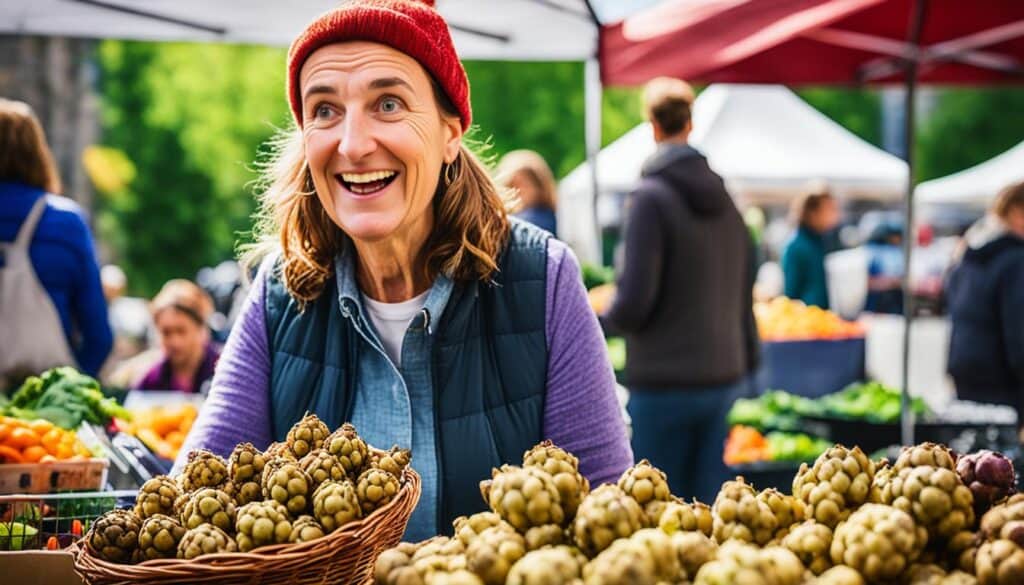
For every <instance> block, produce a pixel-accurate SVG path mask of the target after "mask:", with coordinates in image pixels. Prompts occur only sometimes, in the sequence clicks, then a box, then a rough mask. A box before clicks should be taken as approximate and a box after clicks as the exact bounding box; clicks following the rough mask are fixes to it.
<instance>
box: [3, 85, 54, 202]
mask: <svg viewBox="0 0 1024 585" xmlns="http://www.w3.org/2000/svg"><path fill="white" fill-rule="evenodd" d="M0 180H2V181H13V182H17V183H24V184H25V185H29V186H32V187H36V188H38V189H42V190H44V191H46V192H48V193H54V194H58V195H59V194H60V192H61V184H60V176H59V175H58V174H57V165H56V163H54V161H53V154H52V153H51V152H50V147H49V145H47V144H46V135H45V134H43V127H42V126H41V125H40V124H39V120H38V119H37V118H36V115H35V113H33V112H32V108H31V107H30V106H29V105H28V104H26V103H24V102H19V101H14V100H8V99H4V98H0Z"/></svg>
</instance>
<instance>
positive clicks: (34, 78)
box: [0, 35, 100, 217]
mask: <svg viewBox="0 0 1024 585" xmlns="http://www.w3.org/2000/svg"><path fill="white" fill-rule="evenodd" d="M95 47H96V42H95V41H92V40H86V39H71V38H64V37H31V36H11V35H0V96H3V97H5V98H8V99H15V100H21V101H24V102H26V103H28V104H29V105H30V106H32V108H33V109H34V110H35V112H36V115H37V116H38V117H39V120H40V122H41V123H42V125H43V130H44V131H45V132H46V138H47V141H48V142H49V143H50V149H51V150H52V151H53V156H54V158H55V159H56V161H57V167H58V169H59V172H60V177H61V181H62V182H63V184H64V193H63V194H64V195H66V196H68V197H70V198H72V199H74V200H75V201H77V202H78V203H79V204H80V205H81V206H82V207H83V208H85V209H86V210H87V211H89V210H91V209H92V206H93V190H92V184H91V183H90V182H89V177H88V176H87V175H86V173H85V168H84V166H83V165H82V152H83V150H84V149H85V147H87V146H89V145H91V144H95V143H96V142H97V141H98V140H99V136H100V120H99V98H98V96H97V94H96V87H95V86H96V79H97V65H96V61H95V59H94V49H95ZM89 215H90V217H91V215H92V214H91V213H90V214H89Z"/></svg>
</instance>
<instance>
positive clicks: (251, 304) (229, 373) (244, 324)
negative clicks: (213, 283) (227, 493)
mask: <svg viewBox="0 0 1024 585" xmlns="http://www.w3.org/2000/svg"><path fill="white" fill-rule="evenodd" d="M268 269H269V267H268V266H267V264H264V266H263V267H262V268H261V269H260V272H259V273H258V274H257V276H256V278H255V279H254V281H253V285H252V288H251V289H250V290H249V295H248V296H247V297H246V299H245V305H244V306H243V308H242V310H241V312H240V313H239V316H238V320H237V321H236V322H235V325H234V327H233V328H232V329H231V334H230V335H229V336H228V341H227V343H226V344H225V346H224V351H223V353H221V356H220V360H219V361H218V362H217V369H216V370H215V372H214V375H213V384H212V385H211V388H210V394H209V396H208V397H207V399H206V403H205V404H204V405H203V408H202V410H201V411H200V413H199V418H197V419H196V422H195V424H194V425H193V426H192V430H191V432H189V434H188V438H186V439H185V444H184V446H183V447H182V448H181V450H180V451H179V454H178V460H177V461H175V463H174V473H177V472H178V471H180V470H181V468H182V467H183V466H184V465H185V463H186V462H187V457H188V453H189V451H191V450H193V449H209V450H210V451H213V452H214V453H216V454H218V455H222V456H225V457H226V456H228V455H229V454H230V453H231V451H232V449H234V447H235V445H236V444H238V443H244V442H250V443H252V444H253V445H255V446H256V447H257V448H258V449H264V448H266V447H267V445H269V444H270V442H271V432H270V351H269V347H268V346H269V344H268V341H267V327H266V312H265V302H266V301H265V299H266V297H265V295H264V289H265V281H266V277H267V274H266V272H267V270H268Z"/></svg>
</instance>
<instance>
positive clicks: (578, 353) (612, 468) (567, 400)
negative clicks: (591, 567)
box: [544, 239, 633, 486]
mask: <svg viewBox="0 0 1024 585" xmlns="http://www.w3.org/2000/svg"><path fill="white" fill-rule="evenodd" d="M546 297H547V298H546V305H547V313H546V314H547V331H546V334H547V340H548V380H547V399H546V400H545V403H544V436H545V437H546V438H548V439H551V441H552V442H554V443H555V444H556V445H558V446H559V447H562V448H563V449H566V450H568V451H570V452H572V453H574V454H575V455H576V456H577V457H579V460H580V471H581V472H582V473H583V475H584V476H586V477H587V478H588V479H589V480H590V482H591V484H593V485H594V486H597V485H599V484H601V483H605V482H610V481H615V480H617V479H618V477H619V475H621V474H622V472H623V471H624V470H625V469H626V468H627V467H629V466H630V465H632V463H633V452H632V450H631V449H630V446H629V439H628V438H627V437H626V426H625V423H624V421H623V416H622V409H621V407H620V406H619V402H618V400H617V398H616V394H615V377H614V374H613V373H612V367H611V363H610V362H609V360H608V352H607V348H606V346H605V343H604V338H603V336H602V335H601V328H600V326H599V325H598V323H597V318H596V317H595V316H594V313H593V311H592V310H591V309H590V306H589V304H588V302H587V295H586V290H585V289H584V287H583V279H582V276H581V274H580V267H579V263H578V262H577V261H576V257H575V256H574V255H573V253H572V251H571V250H569V248H568V247H567V246H566V245H565V244H564V243H562V242H559V241H558V240H554V239H552V240H550V243H549V244H548V268H547V293H546Z"/></svg>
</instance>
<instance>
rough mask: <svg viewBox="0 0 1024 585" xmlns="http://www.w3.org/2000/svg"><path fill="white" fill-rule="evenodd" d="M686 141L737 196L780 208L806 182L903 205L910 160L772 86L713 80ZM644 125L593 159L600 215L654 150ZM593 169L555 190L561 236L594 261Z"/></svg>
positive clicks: (582, 168) (608, 209) (582, 171)
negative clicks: (598, 189) (700, 152)
mask: <svg viewBox="0 0 1024 585" xmlns="http://www.w3.org/2000/svg"><path fill="white" fill-rule="evenodd" d="M693 127H694V131H693V134H692V135H691V137H690V142H691V143H692V144H693V145H694V146H696V147H697V148H699V149H700V150H701V151H702V152H704V153H705V154H706V155H707V157H708V160H709V162H710V164H711V167H712V168H713V169H714V170H715V171H716V172H718V173H719V174H720V175H722V176H723V177H724V178H725V179H726V182H727V185H728V186H729V189H730V191H731V192H732V193H733V195H734V196H736V197H737V198H738V199H740V200H742V201H745V202H749V203H758V204H771V203H786V202H788V201H789V200H790V199H792V197H793V196H794V195H796V194H798V193H799V192H800V189H801V188H803V187H804V186H805V185H806V184H807V182H808V181H811V180H822V181H824V182H826V183H827V184H828V185H829V186H830V187H831V188H832V189H833V191H834V192H835V193H836V194H837V195H838V196H840V197H844V198H847V199H874V200H879V201H887V202H896V201H900V200H901V199H902V197H903V193H904V191H905V188H906V181H907V164H906V162H904V161H903V160H901V159H899V158H898V157H896V156H893V155H891V154H889V153H887V152H885V151H883V150H881V149H879V148H876V147H875V146H873V145H871V144H869V143H867V142H865V141H864V140H861V139H860V138H859V137H857V136H855V135H854V134H852V133H851V132H849V131H848V130H846V129H845V128H843V127H842V126H840V125H839V124H837V123H835V122H833V121H832V120H830V119H829V118H828V117H827V116H825V115H824V114H822V113H820V112H819V111H817V110H816V109H814V108H813V107H811V106H810V105H808V104H807V103H806V102H804V101H803V100H801V99H800V98H799V97H797V95H796V94H794V93H793V92H792V91H790V90H789V89H787V88H785V87H783V86H778V85H732V84H716V85H712V86H710V87H708V88H707V89H706V90H705V91H703V92H702V93H701V94H700V95H699V96H698V97H697V100H696V102H695V103H694V109H693ZM654 149H655V145H654V137H653V134H652V132H651V129H650V126H649V124H641V125H640V126H637V127H636V128H634V129H632V130H630V131H629V132H627V133H626V134H625V135H623V136H622V137H621V138H619V139H618V140H616V141H615V142H613V143H611V144H609V145H608V146H607V147H605V148H604V149H602V150H601V152H600V153H599V154H598V155H597V181H598V184H599V185H600V195H601V196H600V197H599V198H598V201H599V213H598V215H599V217H600V218H601V219H602V220H603V219H605V218H606V217H608V214H611V213H612V212H613V210H612V209H611V208H612V207H614V206H615V205H616V203H615V201H614V198H612V197H608V195H612V194H616V193H624V192H628V191H629V190H630V189H632V188H633V187H634V186H635V185H636V182H637V179H638V178H639V176H640V168H641V166H642V165H643V161H644V159H646V158H647V157H648V156H649V155H650V154H651V153H653V152H654ZM590 175H591V171H590V163H584V164H582V165H580V166H579V167H577V168H576V169H575V170H573V171H572V172H571V173H569V175H568V176H566V178H565V179H564V180H563V181H562V182H561V184H560V186H559V200H560V210H559V235H560V236H562V237H564V238H565V239H566V240H567V241H568V242H570V243H571V244H573V247H574V248H576V249H577V251H579V252H580V253H581V254H584V255H585V256H587V257H589V258H596V253H597V246H598V244H597V235H596V234H595V233H594V232H593V227H592V223H588V222H587V221H586V220H587V219H588V218H589V217H591V216H592V215H591V213H587V210H589V209H590V207H589V206H590V201H592V193H593V191H592V186H591V185H592V182H591V180H590Z"/></svg>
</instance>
